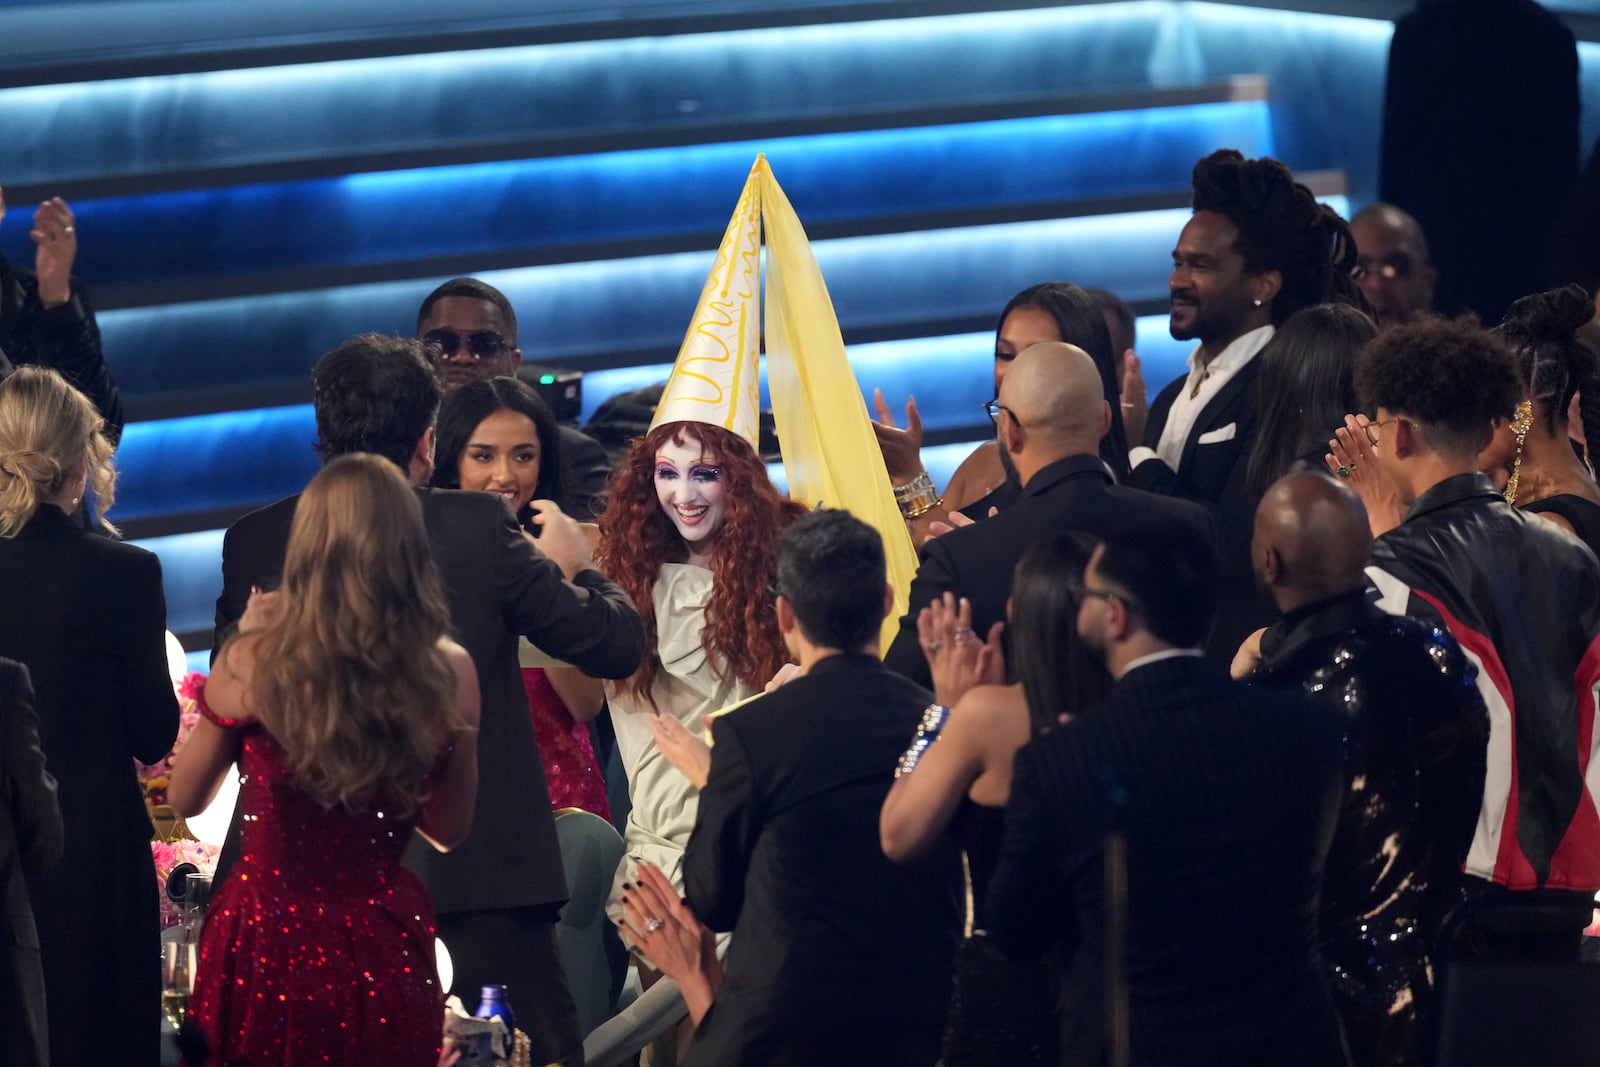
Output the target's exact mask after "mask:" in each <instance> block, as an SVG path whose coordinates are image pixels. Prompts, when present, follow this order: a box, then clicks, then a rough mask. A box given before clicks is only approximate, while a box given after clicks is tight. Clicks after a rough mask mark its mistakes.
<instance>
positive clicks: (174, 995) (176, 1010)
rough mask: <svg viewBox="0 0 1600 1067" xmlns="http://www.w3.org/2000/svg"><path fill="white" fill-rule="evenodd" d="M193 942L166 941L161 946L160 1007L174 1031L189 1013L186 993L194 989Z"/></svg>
mask: <svg viewBox="0 0 1600 1067" xmlns="http://www.w3.org/2000/svg"><path fill="white" fill-rule="evenodd" d="M195 947H196V946H195V943H194V942H193V941H168V942H166V943H164V944H163V945H162V968H161V975H162V979H161V1009H162V1010H163V1011H164V1012H166V1014H167V1021H168V1022H170V1023H171V1024H172V1029H173V1030H174V1031H177V1030H181V1029H182V1028H183V1021H184V1019H185V1018H186V1017H187V1016H188V1014H189V994H190V993H192V992H193V991H194V970H195Z"/></svg>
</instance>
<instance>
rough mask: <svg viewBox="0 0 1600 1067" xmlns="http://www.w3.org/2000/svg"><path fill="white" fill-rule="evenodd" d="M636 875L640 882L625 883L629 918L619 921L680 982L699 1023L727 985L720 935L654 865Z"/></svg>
mask: <svg viewBox="0 0 1600 1067" xmlns="http://www.w3.org/2000/svg"><path fill="white" fill-rule="evenodd" d="M634 876H635V878H637V879H638V880H637V881H634V882H626V883H624V884H623V887H622V888H623V894H622V912H623V915H624V916H625V918H624V919H623V920H619V921H618V923H617V925H618V926H619V927H621V929H622V932H623V933H624V934H626V935H627V936H628V939H629V940H630V941H632V942H633V945H634V947H635V948H636V949H638V951H639V953H640V955H642V956H644V958H645V959H647V960H649V961H650V962H651V963H652V964H653V965H655V967H656V969H658V970H659V971H661V973H662V974H665V975H666V976H667V977H668V978H671V979H672V980H673V981H675V982H677V983H678V987H679V988H680V989H681V990H682V991H683V994H684V1000H685V1002H686V1003H687V1004H688V1006H689V1013H690V1014H691V1015H692V1016H693V1017H694V1020H695V1022H697V1023H698V1022H699V1021H700V1019H701V1018H702V1017H703V1016H704V1015H705V1013H706V1009H707V1008H709V1007H710V1004H711V998H712V997H713V996H715V995H716V990H717V987H718V986H720V985H721V984H722V962H721V961H720V960H718V959H717V938H716V935H715V934H713V933H712V932H711V931H710V930H708V929H706V927H705V925H704V924H702V923H701V922H700V920H699V919H696V918H695V915H694V912H692V911H690V910H689V905H687V904H685V903H684V902H683V899H682V898H681V897H679V896H678V891H677V889H676V888H674V887H673V885H672V883H671V882H669V881H668V880H667V877H666V875H664V874H662V873H661V871H660V870H658V869H657V868H656V867H655V866H654V865H652V864H649V863H640V864H639V865H638V867H637V868H636V871H635V875H634Z"/></svg>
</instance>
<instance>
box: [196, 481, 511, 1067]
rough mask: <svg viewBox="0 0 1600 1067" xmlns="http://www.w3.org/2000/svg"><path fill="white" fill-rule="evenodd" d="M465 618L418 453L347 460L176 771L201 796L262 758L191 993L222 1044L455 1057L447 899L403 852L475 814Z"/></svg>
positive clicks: (283, 1057)
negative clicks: (429, 516) (433, 537)
mask: <svg viewBox="0 0 1600 1067" xmlns="http://www.w3.org/2000/svg"><path fill="white" fill-rule="evenodd" d="M449 624H450V619H449V607H448V603H447V601H446V600H445V593H444V586H443V583H442V582H441V581H440V579H439V575H438V572H437V570H436V569H435V568H434V564H433V559H432V556H431V555H430V553H429V548H428V539H427V534H426V532H425V530H424V527H423V523H422V508H421V505H420V503H419V502H418V500H417V495H416V493H414V492H413V491H412V490H411V488H410V487H409V486H408V485H407V484H406V481H405V479H404V478H403V477H402V476H401V474H400V471H399V470H398V469H397V468H396V467H395V466H394V465H393V464H392V463H390V462H389V461H388V460H385V459H382V458H380V457H377V456H372V455H367V454H363V453H354V454H351V455H345V456H340V457H339V458H337V459H334V460H332V461H330V462H329V463H328V464H327V466H325V467H324V468H323V469H322V471H321V472H320V473H318V475H317V476H316V477H315V478H313V479H312V480H311V484H310V485H309V486H307V487H306V491H305V493H304V494H303V495H302V496H301V497H300V502H299V506H298V507H296V508H295V513H294V524H293V526H292V527H291V531H290V534H289V546H288V552H287V555H286V557H285V560H284V570H283V583H282V585H281V586H280V588H279V590H278V592H276V593H270V594H256V595H255V596H253V597H252V598H251V606H250V609H249V610H247V611H246V612H245V615H244V617H243V619H241V621H240V625H239V632H238V634H237V636H235V637H234V638H233V639H232V640H231V641H229V642H228V644H226V645H224V646H223V648H222V651H221V653H220V654H219V655H218V657H217V660H216V663H215V664H214V665H213V670H212V673H211V677H210V678H209V679H208V680H207V682H206V688H205V693H204V696H203V699H202V702H201V715H202V716H203V718H202V720H201V721H200V722H199V723H198V724H197V725H196V727H195V731H194V733H193V734H192V735H190V738H189V740H188V742H187V743H186V744H185V746H184V749H183V753H182V756H181V758H180V759H179V760H177V761H176V763H175V765H174V767H173V771H172V779H171V783H170V785H169V787H168V800H169V802H170V803H171V804H172V806H173V807H174V808H176V809H177V810H178V811H179V813H180V814H184V815H191V814H194V813H195V812H198V811H201V810H203V809H204V808H205V807H206V805H207V804H209V803H210V800H211V798H212V796H213V795H214V794H215V793H216V790H217V786H218V785H219V784H220V782H221V779H222V777H223V775H224V774H225V773H226V771H227V769H228V766H229V765H230V764H232V763H233V762H235V761H237V762H238V763H239V768H240V771H241V772H242V773H243V775H244V786H243V788H242V791H241V793H240V797H239V803H240V806H241V810H242V811H243V812H244V820H243V827H244V835H243V839H242V855H241V858H240V860H239V863H238V865H237V867H236V868H235V871H234V874H233V875H232V877H230V878H229V879H228V880H227V881H226V882H225V883H224V884H223V887H222V889H221V891H220V892H219V893H218V894H217V896H216V898H215V899H214V900H213V901H212V902H211V905H210V907H209V908H208V910H207V914H206V923H205V927H204V933H203V934H202V936H201V943H200V966H199V974H198V977H197V980H196V982H195V993H194V999H193V1002H192V1006H193V1013H194V1018H195V1020H196V1021H197V1022H198V1024H199V1026H200V1029H201V1030H202V1032H204V1034H205V1035H206V1038H207V1040H208V1042H209V1043H210V1049H211V1056H212V1059H213V1061H214V1062H216V1063H243V1062H251V1063H254V1062H262V1063H266V1062H272V1063H283V1064H310V1063H344V1064H351V1065H354V1064H359V1063H389V1064H414V1065H416V1067H424V1065H432V1064H434V1063H436V1062H437V1059H438V1056H439V1048H440V1043H441V1042H440V1037H441V1034H442V1030H443V1027H442V1025H441V1024H442V1019H443V1015H442V1013H443V1010H444V993H443V991H442V990H441V989H440V987H439V982H438V978H437V976H436V975H435V973H434V966H433V942H434V922H433V909H432V907H431V906H430V904H429V902H428V896H427V893H426V892H425V891H424V890H423V888H422V883H421V882H420V881H418V880H417V878H416V876H415V875H413V874H411V872H410V871H408V870H406V869H405V868H404V867H402V866H401V865H400V856H401V853H402V852H403V851H404V849H405V847H406V845H407V843H408V842H409V841H410V839H411V833H412V830H413V829H415V830H417V831H418V832H419V833H421V834H422V836H423V837H424V838H426V839H427V840H428V841H430V842H431V843H432V844H433V845H434V847H436V848H438V849H440V850H441V851H445V850H448V849H450V848H452V847H454V846H455V845H456V844H458V843H459V842H460V841H461V840H462V839H463V838H465V837H466V835H467V831H468V830H469V829H470V828H471V825H472V817H473V806H474V800H475V797H476V793H477V781H478V774H477V768H478V761H477V736H476V735H477V726H478V712H479V708H478V700H479V698H478V676H477V671H476V670H475V669H474V668H473V664H472V659H471V657H470V656H468V654H467V652H466V650H465V649H463V648H462V647H461V646H460V645H458V644H456V643H455V642H454V641H452V640H450V638H449V637H448V636H446V634H447V631H448V629H449Z"/></svg>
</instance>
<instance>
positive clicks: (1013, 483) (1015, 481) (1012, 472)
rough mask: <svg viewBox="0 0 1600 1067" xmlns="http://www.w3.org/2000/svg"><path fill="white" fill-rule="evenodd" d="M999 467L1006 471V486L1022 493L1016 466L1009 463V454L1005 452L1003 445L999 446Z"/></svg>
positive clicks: (1020, 479) (1020, 480)
mask: <svg viewBox="0 0 1600 1067" xmlns="http://www.w3.org/2000/svg"><path fill="white" fill-rule="evenodd" d="M999 447H1000V466H1002V467H1004V468H1005V471H1006V484H1007V485H1009V486H1010V487H1011V488H1012V489H1014V490H1016V491H1017V492H1019V493H1020V492H1022V475H1020V474H1018V473H1017V467H1016V464H1014V463H1012V462H1011V453H1010V452H1007V451H1006V446H1005V445H1003V444H1002V445H1000V446H999Z"/></svg>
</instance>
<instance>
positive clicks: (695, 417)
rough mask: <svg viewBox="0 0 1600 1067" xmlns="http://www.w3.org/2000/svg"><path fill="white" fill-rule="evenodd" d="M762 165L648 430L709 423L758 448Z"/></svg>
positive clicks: (742, 199) (759, 162)
mask: <svg viewBox="0 0 1600 1067" xmlns="http://www.w3.org/2000/svg"><path fill="white" fill-rule="evenodd" d="M766 166H767V164H766V159H765V157H757V159H756V164H755V166H754V167H752V168H751V169H750V177H749V178H748V179H746V181H745V183H744V192H742V193H740V194H739V204H738V206H737V207H735V208H734V211H733V218H731V219H729V220H728V230H727V232H726V233H724V234H723V235H722V244H721V246H720V247H719V248H718V249H717V258H716V261H715V262H714V263H713V264H712V266H711V274H710V275H709V276H708V277H707V278H706V285H705V288H704V289H702V290H701V291H700V301H699V303H698V304H696V305H695V309H694V319H693V320H692V321H691V322H690V323H689V330H688V332H687V333H685V334H684V335H683V345H682V347H680V348H679V349H678V360H677V362H676V363H675V364H673V367H672V376H671V377H670V378H668V379H667V387H666V389H665V390H664V391H663V392H662V394H661V402H660V403H659V404H657V405H656V414H655V418H654V419H652V420H651V422H650V428H651V429H652V430H653V429H655V428H656V427H657V426H661V425H663V424H665V423H669V422H709V423H711V424H712V425H714V426H721V427H722V428H723V429H724V430H731V431H732V432H734V433H736V434H738V435H739V436H740V437H743V438H744V439H745V440H746V441H749V442H750V445H751V447H752V448H754V447H756V444H757V436H758V434H759V432H760V419H761V392H760V381H759V378H758V367H759V360H760V357H761V305H760V302H759V301H760V297H759V293H760V282H761V175H762V174H763V173H765V172H766Z"/></svg>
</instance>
